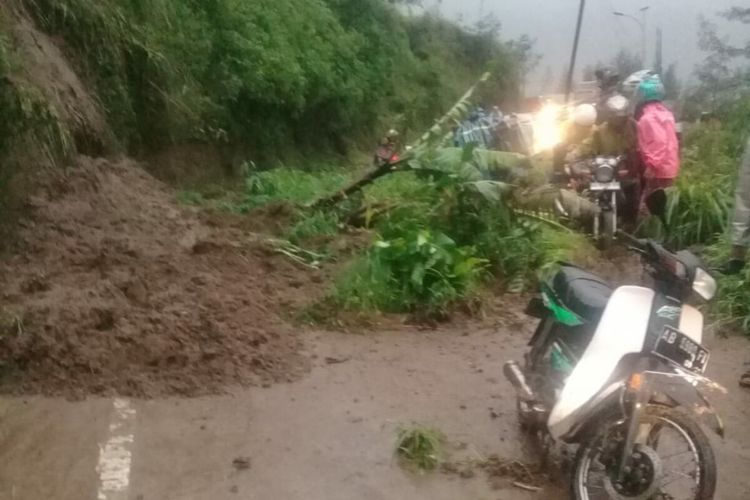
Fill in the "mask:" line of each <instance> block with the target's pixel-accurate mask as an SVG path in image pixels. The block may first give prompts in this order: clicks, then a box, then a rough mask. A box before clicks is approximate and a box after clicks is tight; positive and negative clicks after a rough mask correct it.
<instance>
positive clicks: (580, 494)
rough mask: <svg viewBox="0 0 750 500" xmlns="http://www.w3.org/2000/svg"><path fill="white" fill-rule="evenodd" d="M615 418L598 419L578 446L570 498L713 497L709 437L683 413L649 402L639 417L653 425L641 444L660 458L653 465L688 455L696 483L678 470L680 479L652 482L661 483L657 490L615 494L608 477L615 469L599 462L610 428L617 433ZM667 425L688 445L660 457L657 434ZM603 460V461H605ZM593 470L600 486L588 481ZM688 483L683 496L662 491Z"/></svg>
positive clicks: (646, 499) (674, 499)
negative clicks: (669, 454) (691, 481)
mask: <svg viewBox="0 0 750 500" xmlns="http://www.w3.org/2000/svg"><path fill="white" fill-rule="evenodd" d="M617 418H618V417H615V416H613V417H612V418H603V419H602V420H601V422H599V423H598V424H597V425H596V427H595V429H594V431H593V432H592V433H591V435H590V436H589V437H588V438H587V439H586V440H585V441H584V442H583V443H582V444H581V446H580V448H579V449H578V453H577V455H576V459H575V464H574V468H573V477H572V484H571V490H572V496H573V498H575V499H576V500H597V499H612V500H662V499H670V500H711V499H713V497H714V491H715V490H716V459H715V457H714V453H713V449H712V448H711V444H710V442H709V440H708V438H707V437H706V435H705V434H704V432H703V431H702V430H701V428H700V426H699V425H698V424H697V423H695V421H693V420H692V419H691V418H690V417H689V416H688V415H686V414H685V413H683V412H680V411H678V410H677V409H674V408H667V407H662V406H654V405H650V406H649V407H648V408H646V411H645V414H644V415H643V417H642V421H643V422H644V423H645V424H652V426H653V427H652V429H651V430H650V431H649V435H648V442H647V443H645V446H644V445H641V446H644V447H645V448H647V449H648V451H649V453H650V454H652V455H656V456H658V457H659V458H658V460H660V461H661V463H660V466H659V467H656V469H658V470H663V469H666V468H667V466H663V464H665V463H669V462H667V460H672V459H674V458H677V457H680V459H681V460H684V459H685V455H688V454H691V455H692V457H693V458H694V460H695V462H696V470H695V471H694V473H693V480H694V482H695V484H694V485H693V484H692V483H690V482H688V481H686V480H685V477H684V476H685V474H680V473H678V474H680V476H679V478H678V479H672V480H671V481H669V482H667V481H666V480H665V478H664V477H659V478H656V479H654V481H659V482H660V484H659V486H658V487H657V488H656V493H654V490H653V489H649V490H648V491H644V492H643V493H642V494H637V493H632V492H631V493H630V494H620V493H617V492H616V491H615V490H614V487H613V486H612V480H611V476H612V475H613V474H614V472H613V471H610V470H609V469H610V467H607V466H606V465H605V464H604V463H602V462H601V461H599V460H600V459H601V458H602V457H603V455H604V452H603V450H604V448H605V447H606V446H607V445H608V442H609V440H610V439H611V433H612V432H613V431H614V432H617V429H618V426H620V425H621V424H619V423H617V422H616V421H615V420H616V419H617ZM666 428H671V429H672V430H674V431H676V434H677V435H678V436H681V437H682V438H683V439H684V440H685V442H686V444H688V450H686V451H685V452H682V453H679V454H677V455H672V456H666V457H662V456H661V454H660V453H659V452H658V447H659V440H660V436H659V435H660V433H661V432H662V430H663V429H666ZM597 461H599V464H598V466H599V468H598V469H595V468H594V467H595V464H596V462H597ZM604 461H605V462H606V460H604ZM602 467H603V468H602ZM593 473H599V474H601V475H602V476H601V477H602V484H601V485H595V484H592V483H591V482H590V480H591V477H590V476H591V475H592V474H593ZM688 477H689V475H688ZM679 479H681V482H679V483H676V481H678V480H679ZM607 483H609V484H607ZM675 483H676V484H675ZM672 485H674V486H672ZM687 486H694V488H693V489H692V492H691V493H688V494H687V495H684V496H683V495H680V496H677V497H675V496H674V495H673V494H672V493H667V492H665V491H664V490H665V489H666V488H668V487H669V488H672V489H674V488H675V487H687Z"/></svg>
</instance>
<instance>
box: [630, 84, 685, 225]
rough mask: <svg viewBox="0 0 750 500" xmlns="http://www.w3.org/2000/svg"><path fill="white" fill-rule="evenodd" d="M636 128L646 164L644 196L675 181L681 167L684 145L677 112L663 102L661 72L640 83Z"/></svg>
mask: <svg viewBox="0 0 750 500" xmlns="http://www.w3.org/2000/svg"><path fill="white" fill-rule="evenodd" d="M637 100H638V104H637V108H636V113H637V114H636V120H637V125H636V129H637V132H638V151H639V153H640V158H641V162H642V164H643V190H642V194H641V200H642V203H641V210H644V204H643V200H645V199H646V198H647V197H648V196H650V195H651V194H652V193H653V192H654V191H656V190H659V189H665V188H667V187H669V186H671V185H673V184H674V181H675V179H676V178H677V174H678V173H679V171H680V146H679V142H678V140H677V124H676V122H675V118H674V115H673V114H672V112H671V111H670V110H669V109H667V107H666V106H664V104H663V102H662V101H663V100H664V85H663V84H662V82H661V79H660V78H659V77H658V75H652V76H649V77H647V78H645V79H643V81H641V83H640V84H639V85H638V90H637Z"/></svg>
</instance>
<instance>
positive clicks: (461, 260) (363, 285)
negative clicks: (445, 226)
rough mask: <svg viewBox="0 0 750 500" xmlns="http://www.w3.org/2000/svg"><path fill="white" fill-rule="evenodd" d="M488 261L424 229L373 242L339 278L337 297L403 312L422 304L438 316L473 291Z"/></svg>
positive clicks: (354, 303)
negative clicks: (363, 255) (364, 253)
mask: <svg viewBox="0 0 750 500" xmlns="http://www.w3.org/2000/svg"><path fill="white" fill-rule="evenodd" d="M486 262H487V261H486V260H485V259H481V258H478V257H476V255H475V254H474V251H473V249H471V248H468V247H459V246H458V245H456V242H455V241H453V240H452V239H451V238H449V237H448V236H446V235H445V234H442V233H439V232H437V233H436V232H431V231H429V230H426V229H424V230H420V231H417V232H414V233H408V234H405V235H404V236H402V237H400V238H396V239H393V240H378V241H377V242H375V244H374V245H373V247H372V248H371V249H370V250H369V252H368V253H367V255H366V256H365V257H363V258H362V259H361V260H360V261H358V262H357V263H356V264H355V265H354V266H353V267H352V268H351V269H349V270H348V272H347V273H346V274H345V275H344V276H343V277H342V278H341V280H340V281H339V283H338V286H337V294H336V296H337V300H338V302H339V303H340V304H342V305H343V306H344V307H345V308H353V309H374V310H381V311H386V312H403V311H412V310H415V309H416V308H417V307H419V308H422V310H423V311H424V312H426V313H428V314H433V313H437V314H440V313H443V312H445V308H446V307H447V306H448V305H449V304H451V303H454V302H456V301H458V300H460V299H465V298H467V297H468V296H469V295H470V294H471V292H472V291H474V290H475V287H476V285H477V284H478V282H479V280H480V278H481V276H482V273H483V272H484V269H485V265H486Z"/></svg>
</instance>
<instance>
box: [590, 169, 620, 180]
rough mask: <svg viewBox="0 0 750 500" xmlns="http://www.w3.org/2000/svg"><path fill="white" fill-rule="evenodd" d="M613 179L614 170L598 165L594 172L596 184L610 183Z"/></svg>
mask: <svg viewBox="0 0 750 500" xmlns="http://www.w3.org/2000/svg"><path fill="white" fill-rule="evenodd" d="M614 178H615V169H614V168H612V166H611V165H599V166H598V167H596V170H594V179H596V182H612V180H613V179H614Z"/></svg>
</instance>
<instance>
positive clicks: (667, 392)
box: [643, 370, 727, 438]
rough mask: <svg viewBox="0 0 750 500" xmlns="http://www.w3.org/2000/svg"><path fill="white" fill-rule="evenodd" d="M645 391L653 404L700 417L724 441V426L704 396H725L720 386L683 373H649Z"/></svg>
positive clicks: (645, 377)
mask: <svg viewBox="0 0 750 500" xmlns="http://www.w3.org/2000/svg"><path fill="white" fill-rule="evenodd" d="M643 375H644V381H645V384H644V388H645V390H648V391H650V392H651V395H650V398H649V399H650V400H651V401H654V402H657V403H661V404H664V405H666V406H670V407H679V408H682V409H684V410H685V411H688V412H690V413H692V414H693V415H694V416H696V417H698V420H699V421H700V422H701V423H702V424H703V425H705V426H706V427H708V428H709V429H711V430H712V431H714V432H715V433H716V434H718V435H719V436H720V437H722V438H723V437H724V432H725V427H724V422H723V421H722V419H721V417H720V416H719V414H718V413H716V410H715V409H714V408H713V406H712V405H711V403H710V402H709V401H708V399H706V397H705V396H704V395H703V392H708V391H712V392H715V393H717V392H718V393H723V394H726V393H727V390H726V389H725V388H724V387H722V386H721V385H720V384H717V383H716V382H714V381H712V380H710V379H708V378H706V377H704V376H702V375H698V374H695V373H690V372H687V371H683V370H680V371H679V372H675V373H664V372H660V371H659V372H652V371H647V372H644V373H643Z"/></svg>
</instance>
